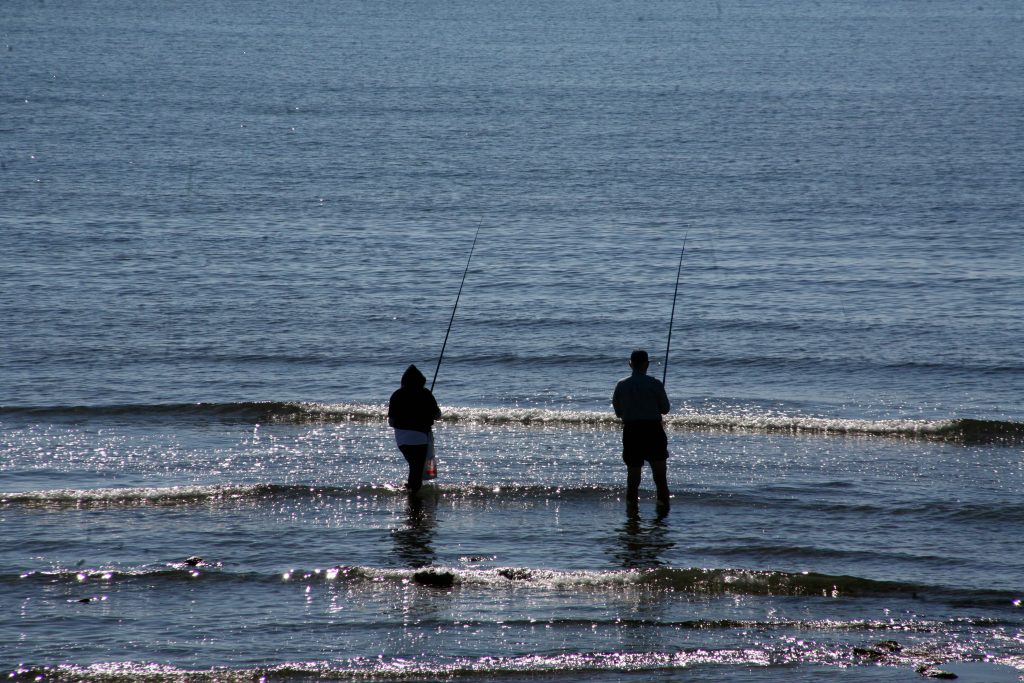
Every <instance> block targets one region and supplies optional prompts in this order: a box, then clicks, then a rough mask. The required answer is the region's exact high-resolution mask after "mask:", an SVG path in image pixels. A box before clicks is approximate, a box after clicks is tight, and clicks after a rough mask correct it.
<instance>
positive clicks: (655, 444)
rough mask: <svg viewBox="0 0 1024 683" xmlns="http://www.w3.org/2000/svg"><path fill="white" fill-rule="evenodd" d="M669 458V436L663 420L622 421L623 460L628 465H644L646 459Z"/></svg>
mask: <svg viewBox="0 0 1024 683" xmlns="http://www.w3.org/2000/svg"><path fill="white" fill-rule="evenodd" d="M667 459H668V437H667V436H666V435H665V428H664V427H662V426H661V420H631V421H629V422H623V423H622V462H624V463H626V467H643V466H644V461H647V462H659V461H662V460H667Z"/></svg>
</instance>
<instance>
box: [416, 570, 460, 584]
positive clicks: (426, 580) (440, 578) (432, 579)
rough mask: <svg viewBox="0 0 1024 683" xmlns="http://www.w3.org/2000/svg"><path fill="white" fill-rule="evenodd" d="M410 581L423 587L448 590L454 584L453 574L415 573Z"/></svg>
mask: <svg viewBox="0 0 1024 683" xmlns="http://www.w3.org/2000/svg"><path fill="white" fill-rule="evenodd" d="M412 580H413V581H415V582H416V583H420V584H423V585H424V586H434V587H435V588H450V587H451V586H452V585H453V584H454V583H455V574H452V573H451V572H416V573H415V574H413V575H412Z"/></svg>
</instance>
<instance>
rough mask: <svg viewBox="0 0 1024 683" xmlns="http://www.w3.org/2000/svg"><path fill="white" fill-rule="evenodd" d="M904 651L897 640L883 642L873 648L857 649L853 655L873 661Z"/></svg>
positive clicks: (854, 649)
mask: <svg viewBox="0 0 1024 683" xmlns="http://www.w3.org/2000/svg"><path fill="white" fill-rule="evenodd" d="M901 650H903V646H902V645H900V644H899V643H897V642H896V641H895V640H882V641H879V642H877V643H875V644H874V645H872V646H871V647H855V648H853V654H855V655H857V656H858V657H869V658H871V659H885V658H887V657H889V656H890V655H894V654H896V653H898V652H900V651H901Z"/></svg>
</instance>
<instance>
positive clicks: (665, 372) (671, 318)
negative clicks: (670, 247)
mask: <svg viewBox="0 0 1024 683" xmlns="http://www.w3.org/2000/svg"><path fill="white" fill-rule="evenodd" d="M689 234H690V233H689V231H687V233H686V234H685V235H683V248H682V249H680V250H679V268H678V269H677V270H676V289H675V292H674V293H673V294H672V315H671V316H669V319H668V343H666V344H665V366H664V368H663V370H662V373H661V383H662V384H663V385H664V384H665V380H666V378H668V352H669V349H671V348H672V323H673V322H675V319H676V298H677V297H678V296H679V276H680V274H681V273H682V272H683V254H685V253H686V237H687V235H689Z"/></svg>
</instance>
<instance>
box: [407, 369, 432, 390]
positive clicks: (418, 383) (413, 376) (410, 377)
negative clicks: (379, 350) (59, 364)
mask: <svg viewBox="0 0 1024 683" xmlns="http://www.w3.org/2000/svg"><path fill="white" fill-rule="evenodd" d="M426 384H427V378H426V377H424V376H423V373H422V372H420V369H419V368H417V367H416V366H415V365H410V366H409V367H407V368H406V369H405V372H404V373H403V374H402V386H403V387H414V388H415V387H422V386H426Z"/></svg>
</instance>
